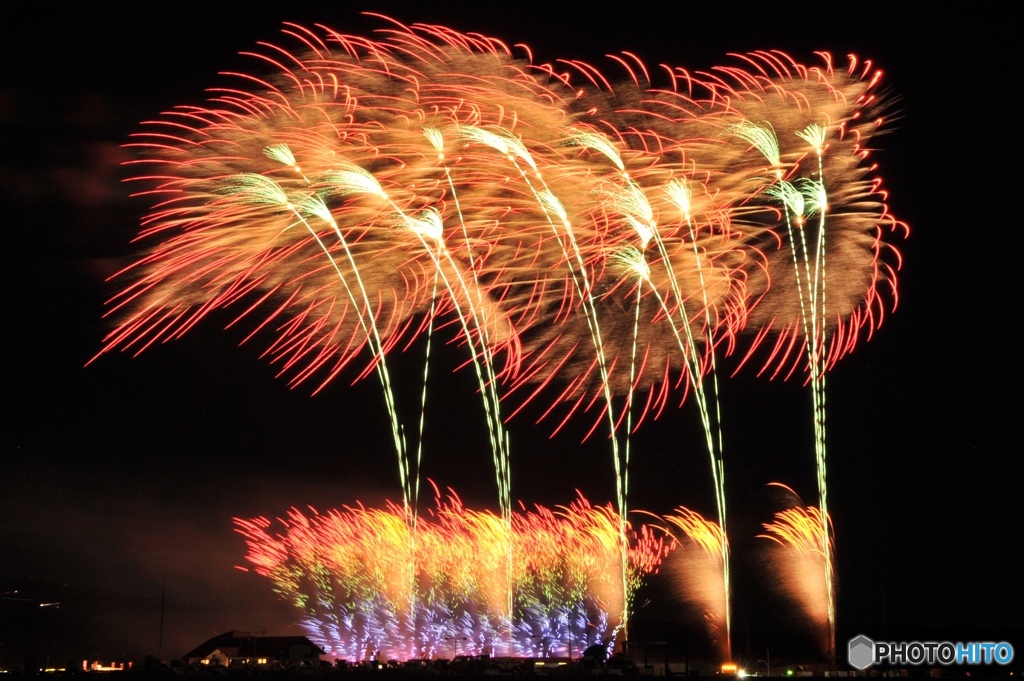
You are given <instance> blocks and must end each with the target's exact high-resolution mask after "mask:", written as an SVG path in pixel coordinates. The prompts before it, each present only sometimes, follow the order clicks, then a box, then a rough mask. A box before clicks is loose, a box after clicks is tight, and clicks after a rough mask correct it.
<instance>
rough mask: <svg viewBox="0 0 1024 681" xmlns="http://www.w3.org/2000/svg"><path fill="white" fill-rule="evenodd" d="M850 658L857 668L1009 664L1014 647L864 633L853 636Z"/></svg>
mask: <svg viewBox="0 0 1024 681" xmlns="http://www.w3.org/2000/svg"><path fill="white" fill-rule="evenodd" d="M846 659H847V661H848V662H849V663H850V666H851V667H853V668H854V669H867V668H868V667H870V666H871V665H873V664H894V665H920V664H941V665H944V666H949V665H954V664H1010V662H1012V661H1013V646H1012V645H1010V644H1009V643H1007V642H1005V641H1000V642H998V643H994V642H990V641H986V642H980V643H979V642H976V643H951V642H949V641H941V642H940V641H898V642H897V641H889V642H885V643H883V642H881V641H872V640H871V639H870V638H868V637H867V636H865V635H863V634H861V635H860V636H856V637H854V638H851V639H850V644H849V647H848V648H847V656H846Z"/></svg>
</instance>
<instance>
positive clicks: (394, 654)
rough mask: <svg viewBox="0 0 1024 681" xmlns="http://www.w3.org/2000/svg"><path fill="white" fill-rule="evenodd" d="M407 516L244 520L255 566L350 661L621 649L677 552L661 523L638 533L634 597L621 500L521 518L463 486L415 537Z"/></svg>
mask: <svg viewBox="0 0 1024 681" xmlns="http://www.w3.org/2000/svg"><path fill="white" fill-rule="evenodd" d="M405 520H406V514H405V511H404V509H403V508H402V507H401V506H398V505H394V504H391V505H388V506H387V507H386V508H384V509H368V508H365V507H363V506H355V507H348V508H345V509H343V510H339V511H331V512H329V513H326V514H323V515H321V514H318V513H316V512H315V511H312V512H302V511H299V510H297V509H292V510H291V511H290V512H289V513H288V515H287V517H285V518H281V519H278V521H277V522H276V523H274V522H271V521H270V520H268V519H266V518H255V519H236V521H235V523H236V529H237V530H238V531H239V532H240V533H241V534H242V535H243V536H244V537H245V539H246V543H247V545H248V547H249V552H248V555H247V556H246V557H247V559H248V560H249V562H250V563H251V564H252V565H253V566H254V569H255V570H256V571H257V572H258V573H259V574H261V575H264V576H266V577H268V578H270V579H271V580H272V581H273V584H274V588H275V590H276V591H277V592H278V593H279V594H280V595H281V596H282V597H284V598H287V599H288V600H289V601H291V602H293V603H294V604H295V605H296V606H297V607H299V608H301V609H302V610H303V611H304V612H305V613H306V618H305V620H304V622H303V624H304V627H305V629H306V631H307V632H309V635H310V637H311V639H312V640H314V641H315V642H316V643H317V644H318V645H320V646H321V647H322V648H323V649H324V650H325V651H327V652H328V653H329V654H331V655H333V656H334V657H339V658H346V659H350V660H361V659H372V658H376V657H384V658H386V659H407V658H419V657H429V658H434V657H452V656H454V655H456V654H465V655H478V654H484V653H488V654H495V655H499V654H500V655H508V656H526V657H541V656H548V655H561V656H579V655H580V654H581V653H582V652H583V651H584V650H585V649H586V648H588V647H590V646H592V645H604V646H606V647H610V646H611V644H612V642H614V640H615V638H616V634H617V632H618V630H619V628H621V626H622V621H621V619H620V613H622V612H623V609H624V608H623V604H622V601H623V599H624V598H630V597H631V596H632V594H634V593H635V591H636V589H637V588H638V587H639V585H640V583H641V581H642V580H643V578H644V577H646V576H648V575H650V574H653V573H656V572H657V571H658V568H659V566H660V565H661V563H662V561H663V560H664V558H665V556H667V555H668V554H669V553H670V552H671V550H672V549H673V548H674V546H675V543H674V541H673V540H672V539H671V538H670V537H668V536H667V535H665V534H664V533H659V532H654V531H652V529H651V528H649V527H647V526H642V527H639V528H638V529H637V530H636V531H635V532H634V531H632V530H630V548H629V555H628V565H629V572H628V582H627V592H626V593H625V594H623V591H622V588H621V587H622V583H621V582H620V580H619V525H620V523H619V518H618V516H617V515H616V513H615V511H614V509H613V508H612V507H611V506H610V505H608V506H593V505H591V504H590V503H589V502H588V501H587V500H586V499H584V498H583V497H582V496H581V497H579V498H578V499H577V500H576V501H575V502H574V503H572V504H570V505H569V506H564V507H557V508H555V509H553V510H552V509H547V508H543V507H536V508H535V509H534V510H531V511H527V510H525V509H523V510H520V511H518V512H516V513H513V514H512V516H511V521H512V522H511V525H508V524H506V523H505V519H504V518H503V517H501V516H500V515H495V514H493V513H488V512H475V511H471V510H469V509H467V508H465V507H464V506H463V505H462V502H461V501H460V500H459V499H458V497H456V496H455V495H454V494H449V496H448V497H447V498H446V499H443V500H442V499H441V498H440V496H438V499H437V504H436V507H435V508H434V509H432V512H431V513H430V514H428V515H424V516H421V517H420V520H419V523H418V524H417V527H416V531H415V532H414V533H413V532H410V530H409V526H408V524H407V523H406V522H405ZM509 544H511V546H512V555H513V562H512V579H511V590H512V591H511V598H509V592H508V589H509V583H508V582H506V579H505V556H506V547H507V546H508V545H509ZM509 602H511V603H512V610H511V611H510V610H509V609H508V607H507V604H508V603H509Z"/></svg>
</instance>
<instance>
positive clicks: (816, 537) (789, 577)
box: [758, 483, 835, 658]
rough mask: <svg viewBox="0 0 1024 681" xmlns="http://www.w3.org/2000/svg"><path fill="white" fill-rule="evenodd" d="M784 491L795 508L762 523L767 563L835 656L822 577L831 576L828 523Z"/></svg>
mask: <svg viewBox="0 0 1024 681" xmlns="http://www.w3.org/2000/svg"><path fill="white" fill-rule="evenodd" d="M773 484H774V485H777V486H779V487H782V488H783V489H785V490H787V491H788V492H789V493H790V494H791V495H792V497H794V498H795V499H796V501H797V502H798V505H795V506H793V507H791V508H787V509H785V510H783V511H779V512H778V513H776V514H775V518H774V520H772V522H770V523H764V524H763V527H764V530H765V532H764V534H760V535H758V537H760V538H763V539H768V540H770V541H771V542H773V544H772V548H771V549H770V550H771V554H770V563H771V565H773V566H774V567H775V569H776V570H777V572H778V584H779V585H780V588H781V589H782V590H783V591H784V592H785V595H786V596H787V597H789V598H790V599H792V601H793V602H795V603H796V604H798V606H799V607H800V609H801V610H802V611H803V614H804V616H805V617H806V618H807V621H808V622H810V623H811V624H812V625H813V626H814V627H816V628H818V629H819V631H821V632H822V634H821V639H820V640H821V641H822V647H823V649H824V652H825V653H826V654H827V655H828V656H829V657H830V658H832V657H834V656H835V649H834V646H835V630H834V626H835V613H834V604H833V602H832V598H831V592H830V590H829V587H830V586H831V585H830V584H829V582H827V581H825V580H823V579H822V578H821V577H822V575H824V574H831V572H832V570H831V566H830V565H828V562H829V561H831V560H832V555H833V551H832V547H831V546H829V543H830V542H832V541H833V539H832V533H831V520H830V519H829V518H827V517H825V516H824V515H823V514H822V512H821V509H818V508H815V507H813V506H804V505H803V503H802V502H800V498H799V497H798V496H797V495H796V493H795V492H793V490H791V489H790V488H788V487H786V486H785V485H779V484H778V483H773Z"/></svg>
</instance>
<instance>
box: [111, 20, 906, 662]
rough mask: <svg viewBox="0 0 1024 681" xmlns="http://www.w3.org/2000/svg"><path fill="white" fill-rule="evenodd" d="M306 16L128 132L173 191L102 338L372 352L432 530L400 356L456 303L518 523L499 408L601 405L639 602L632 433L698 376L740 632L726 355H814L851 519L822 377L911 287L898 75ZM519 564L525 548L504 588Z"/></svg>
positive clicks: (817, 410)
mask: <svg viewBox="0 0 1024 681" xmlns="http://www.w3.org/2000/svg"><path fill="white" fill-rule="evenodd" d="M283 32H284V34H285V35H286V36H287V41H288V43H289V45H288V46H271V45H266V44H264V46H263V48H262V49H263V51H262V52H261V53H253V54H252V55H251V56H254V57H255V58H256V59H257V60H259V63H260V67H261V68H260V74H259V75H248V74H234V76H235V77H236V81H235V84H234V86H228V87H221V88H217V89H214V90H212V91H211V92H212V93H213V94H212V96H211V97H210V99H209V101H208V102H207V103H206V104H205V105H203V106H182V107H177V108H175V109H172V110H171V111H168V112H166V113H165V114H163V115H162V116H161V117H160V118H159V119H158V120H155V121H151V122H148V123H146V124H145V129H144V131H143V132H140V133H139V134H138V135H136V138H135V141H133V143H132V144H131V145H130V146H132V147H133V148H134V149H135V151H136V152H137V153H138V158H137V160H135V161H133V162H132V167H133V168H136V169H138V172H137V174H136V175H135V177H133V180H135V181H136V182H137V183H138V185H139V186H140V187H142V189H141V190H140V191H139V194H141V195H143V196H146V197H149V198H150V199H151V200H152V201H153V204H152V208H151V211H150V213H149V215H148V216H147V217H146V218H145V219H144V222H143V225H144V230H143V234H142V238H143V239H144V240H145V241H146V242H148V243H149V244H150V246H149V250H148V251H147V252H146V253H145V254H144V255H143V256H142V257H141V258H140V259H139V260H138V262H137V263H135V264H134V265H132V266H131V267H129V268H127V269H126V270H125V271H124V272H123V273H121V275H119V276H118V278H117V279H118V281H125V282H127V283H125V284H124V287H123V289H122V290H121V292H120V293H118V294H117V295H116V296H115V297H114V298H113V300H112V301H111V309H110V314H111V315H112V316H113V317H114V318H115V319H116V322H115V327H114V329H113V330H112V331H111V332H110V334H109V335H108V336H107V337H106V339H105V341H104V345H103V350H102V352H109V351H114V350H122V351H129V352H141V351H143V350H144V349H145V348H147V347H149V346H151V345H152V344H154V343H158V342H164V341H167V340H170V339H172V338H177V337H180V336H181V335H182V334H184V333H185V332H186V331H187V330H188V329H190V328H191V327H192V326H194V325H195V324H196V323H198V322H199V321H201V320H202V319H203V317H205V316H206V315H208V314H209V313H211V312H212V311H214V310H217V309H221V308H228V309H231V310H234V312H235V314H236V315H237V317H236V323H242V322H246V323H249V324H251V325H252V327H253V330H252V333H251V334H250V335H249V336H248V337H247V340H249V339H252V340H253V341H254V342H266V343H267V350H266V353H265V354H266V356H267V357H268V359H269V360H270V361H271V362H273V363H275V364H276V365H277V366H279V367H280V371H281V373H282V374H285V375H287V376H289V377H290V381H291V383H292V384H293V385H296V384H300V383H312V384H313V385H314V386H315V388H316V389H320V388H322V387H323V386H325V385H327V384H328V383H330V382H331V381H332V380H333V379H334V378H336V377H337V376H338V375H339V374H341V373H342V372H343V371H345V370H346V369H347V368H348V367H349V365H350V364H354V365H356V366H358V365H359V363H361V362H367V364H365V365H363V368H362V370H361V371H359V370H358V369H357V370H356V375H357V376H358V377H362V376H364V375H366V374H367V373H370V372H371V371H376V373H377V374H378V376H379V379H380V381H381V383H382V386H383V388H384V393H385V406H386V407H387V409H388V412H389V417H390V419H391V430H392V437H393V439H394V442H395V448H396V451H397V452H398V459H399V469H400V477H401V481H402V486H403V494H404V500H403V503H404V512H405V514H406V515H405V518H406V524H407V525H408V526H410V527H414V526H415V525H416V521H415V518H416V509H415V508H414V507H415V505H416V490H418V486H419V481H418V476H419V473H418V468H419V465H418V464H419V461H420V456H421V455H422V450H421V449H420V447H417V456H416V463H415V465H413V462H411V461H410V460H409V457H408V452H407V445H406V442H405V437H406V435H405V434H406V430H405V428H404V427H403V426H402V420H401V419H400V418H399V416H398V414H397V412H396V409H395V399H394V394H393V392H394V389H395V386H393V385H391V382H390V376H389V373H388V371H387V357H388V355H389V354H390V353H391V352H393V351H394V350H396V349H397V348H400V347H404V346H407V345H408V344H409V343H410V342H411V341H412V340H414V339H415V338H416V337H418V336H419V335H420V334H425V333H428V332H429V333H436V331H435V327H436V328H444V327H445V325H444V322H443V321H442V320H453V321H456V322H457V324H451V325H450V327H451V328H455V329H456V338H455V340H456V341H457V342H458V343H460V344H461V345H463V346H464V347H465V348H466V349H467V350H468V351H469V353H470V360H471V362H470V363H471V364H472V365H473V367H474V370H475V372H476V377H477V383H478V387H479V392H480V398H481V400H482V402H483V406H484V412H485V418H486V419H487V423H488V429H489V433H490V438H491V448H492V454H493V458H494V464H495V473H496V479H497V484H498V492H499V499H500V501H501V505H502V508H503V511H502V513H503V515H504V517H505V518H506V520H505V523H506V525H508V524H510V523H511V522H512V516H511V480H510V478H509V438H508V433H507V432H506V430H505V420H506V419H505V418H504V417H502V415H501V414H502V412H501V403H503V402H509V401H512V402H514V403H516V405H517V407H516V409H514V410H513V415H514V413H515V412H518V410H519V409H522V408H523V407H524V406H525V405H527V404H538V405H542V404H547V405H549V406H548V407H547V408H546V409H544V412H543V414H544V415H543V416H542V417H541V420H542V421H543V420H546V419H548V418H557V419H560V420H559V421H558V425H557V426H555V430H557V429H559V428H561V427H562V426H563V425H564V424H565V423H567V422H568V421H570V420H579V419H588V420H589V422H590V424H591V425H590V428H589V432H590V433H593V432H594V430H595V429H597V428H598V426H599V425H600V424H601V423H602V422H606V423H607V426H608V430H609V439H610V442H611V446H612V452H613V463H614V468H615V473H616V489H617V505H618V515H617V517H618V518H619V522H620V533H619V537H620V539H619V544H620V551H619V560H620V581H621V582H623V584H622V586H621V590H622V591H623V592H625V590H626V584H625V582H626V581H628V574H627V573H628V569H629V566H628V563H627V560H626V553H627V552H626V546H625V536H626V535H625V525H624V523H625V518H626V511H627V507H628V479H629V478H628V468H629V452H630V448H629V436H630V434H631V433H632V432H633V431H634V430H635V429H637V428H639V427H640V426H641V424H642V423H643V422H644V421H645V420H647V419H649V418H654V417H656V416H658V415H659V414H661V413H662V412H663V411H664V410H665V409H666V408H668V406H669V405H670V403H671V402H673V401H675V402H682V401H683V400H684V399H685V397H686V396H687V395H688V394H689V393H690V392H692V393H693V394H694V398H695V399H696V400H697V402H698V407H699V411H700V414H701V419H702V425H703V426H704V430H705V437H706V440H707V449H708V452H709V454H710V460H711V467H712V477H713V480H714V482H715V493H716V504H717V507H718V508H717V515H718V527H719V528H721V531H722V534H723V541H721V542H720V544H719V550H720V552H721V563H722V565H721V568H722V570H723V578H722V582H723V583H722V589H723V593H724V598H725V603H726V606H725V607H724V613H723V616H724V622H725V626H726V630H728V621H729V619H728V618H729V613H728V611H729V607H728V599H729V572H728V559H729V556H728V548H727V546H728V544H727V542H726V541H724V536H725V528H726V508H725V488H724V462H723V457H722V439H723V438H722V427H721V418H720V408H719V406H718V403H717V402H718V378H717V375H716V367H717V360H716V355H720V356H723V357H724V356H727V355H734V356H737V357H739V361H738V366H739V367H740V368H742V367H745V366H747V365H748V364H753V365H755V366H757V365H760V372H761V373H767V374H769V375H771V376H773V377H774V376H781V377H790V376H792V375H794V374H797V373H803V372H806V376H807V378H806V380H807V382H808V383H809V384H810V385H811V389H812V390H811V392H812V409H813V422H814V428H815V458H816V462H817V469H818V484H819V496H820V507H821V511H822V519H821V523H822V528H823V531H824V532H825V533H826V534H828V533H829V528H828V526H827V524H826V522H825V520H824V518H826V517H827V495H826V491H827V489H826V484H825V400H824V398H825V392H824V385H825V371H826V370H827V369H828V368H830V367H831V366H833V365H834V363H835V362H837V361H838V360H840V359H841V358H842V357H843V356H845V355H847V354H848V353H849V352H850V351H852V350H853V349H854V347H855V345H856V344H857V343H858V342H859V341H860V340H862V339H863V338H865V337H868V336H870V334H871V333H872V332H873V331H874V329H875V328H877V326H878V325H879V324H880V323H881V321H882V319H883V317H884V314H885V313H886V312H887V311H888V310H889V307H890V302H891V301H894V300H895V285H896V269H897V268H898V264H899V256H898V253H897V252H896V250H895V248H894V246H893V244H892V241H893V240H894V235H895V236H896V237H898V236H899V235H900V233H901V232H902V231H903V230H904V226H903V225H902V224H901V223H899V222H898V221H897V220H896V219H895V218H893V217H892V216H891V215H890V214H889V213H888V210H887V208H886V205H885V192H884V191H883V190H882V188H881V180H880V178H879V177H878V176H877V174H876V166H875V165H874V163H873V161H872V160H870V159H869V158H868V156H869V154H868V149H869V147H870V145H869V142H870V141H871V140H872V138H873V136H874V135H875V134H876V133H877V132H878V131H879V129H880V126H881V123H882V119H881V117H880V116H881V113H882V112H883V111H884V110H885V106H886V102H885V101H884V99H883V98H881V97H879V96H878V94H877V91H878V82H879V78H880V72H879V71H877V70H876V69H875V68H874V67H873V66H872V65H871V63H870V62H861V61H859V60H857V59H856V58H853V57H851V58H850V61H849V63H848V65H847V68H845V69H836V68H834V66H833V63H832V59H831V57H830V56H829V55H825V54H822V55H819V57H820V59H819V60H818V63H817V64H815V65H806V64H803V63H800V62H798V61H797V60H795V59H793V58H791V57H789V56H788V55H785V54H783V53H781V52H777V51H762V52H754V53H750V54H743V55H733V56H732V57H731V61H730V65H726V66H721V67H714V68H712V69H710V70H707V71H702V72H691V71H688V70H686V69H682V68H679V67H671V66H667V65H662V66H661V67H660V69H659V71H658V74H660V79H661V81H663V82H661V83H658V84H655V83H654V81H655V80H657V79H655V78H652V77H651V73H650V72H649V71H648V69H647V67H646V66H645V65H643V64H642V63H641V62H640V61H639V60H637V59H636V57H635V56H633V55H632V54H630V53H623V56H622V57H613V59H614V61H615V62H616V64H617V66H616V68H617V69H622V72H623V74H624V77H623V78H622V79H621V82H617V83H615V84H614V85H613V84H612V80H610V79H609V78H608V77H606V76H605V75H603V74H602V73H601V72H600V71H598V70H597V69H596V68H595V67H593V66H591V65H589V64H586V63H583V62H579V61H558V62H556V63H554V64H543V63H542V64H535V63H533V62H532V61H531V58H530V56H529V54H524V55H522V56H518V57H517V56H516V55H515V54H513V51H512V50H511V49H510V48H508V47H507V46H506V44H505V43H503V42H501V41H500V40H497V39H495V38H488V37H485V36H481V35H477V34H473V35H466V34H460V33H457V32H455V31H453V30H451V29H448V28H445V27H441V26H429V25H422V24H416V25H413V26H404V25H401V24H398V23H397V22H390V23H388V24H387V26H386V27H385V28H384V29H382V30H381V32H380V35H379V36H378V38H379V39H376V40H372V39H368V38H365V37H361V36H352V35H344V34H341V33H338V32H336V31H333V30H331V29H328V28H326V27H323V26H317V27H316V28H315V29H310V28H306V27H303V26H299V25H295V24H286V25H285V27H284V31H283ZM752 150H753V152H760V153H752ZM815 217H816V218H817V229H816V234H813V235H811V236H810V238H808V235H806V234H805V230H806V229H808V225H807V220H808V219H812V218H815ZM826 223H827V235H828V268H827V270H826V268H825V243H826ZM811 229H812V230H813V229H814V228H811ZM638 237H639V242H640V247H638V246H637V240H638ZM651 244H653V245H654V246H655V248H650V249H649V248H648V246H650V245H651ZM641 247H642V248H641ZM629 249H634V250H635V251H636V254H639V257H638V258H635V257H634V265H636V266H637V267H639V268H640V270H642V272H643V275H642V277H640V279H639V280H637V281H634V282H633V286H631V285H629V284H626V283H624V278H623V277H622V274H621V272H622V267H621V266H617V265H619V264H621V262H622V254H623V253H627V252H628V251H629ZM648 251H649V252H648ZM636 254H634V256H635V255H636ZM628 257H629V256H627V258H628ZM794 274H795V284H796V286H795V287H794V286H793V283H794ZM339 284H340V286H339ZM634 286H635V288H634ZM826 290H827V291H828V306H827V308H826V305H825V300H826V298H825V292H826ZM651 303H654V304H651ZM435 320H438V323H437V324H435ZM428 361H429V360H428ZM737 370H739V369H737ZM425 375H426V374H425ZM705 380H710V381H711V383H712V386H711V387H712V390H713V399H714V402H715V404H714V407H713V409H712V408H711V406H710V405H709V401H708V399H707V396H706V394H705ZM644 396H645V397H644ZM623 397H624V398H625V404H624V406H619V405H621V404H622V402H621V399H622V398H623ZM424 404H425V394H424V397H423V399H422V400H421V414H420V423H421V424H422V423H423V410H424V409H425V407H424V406H423V405H424ZM616 411H617V412H618V413H616ZM634 417H635V418H634ZM623 423H624V424H625V426H624V427H623ZM620 437H621V439H622V442H621V443H620ZM420 440H421V442H422V426H421V430H420ZM410 519H411V520H410ZM505 536H506V537H508V532H506V535H505ZM410 542H411V543H410V546H411V547H412V546H416V547H418V546H419V544H418V543H417V542H415V540H414V539H410ZM824 546H825V551H826V552H828V551H830V548H829V547H830V546H831V542H828V541H826V542H825V544H824ZM513 560H514V557H513V553H512V552H511V550H509V551H506V570H505V572H506V576H507V578H508V579H509V580H511V579H512V577H513V569H512V561H513ZM826 564H827V565H828V566H831V561H828V560H827V561H826ZM410 581H411V578H410ZM826 582H827V584H828V588H829V589H831V567H829V568H828V571H827V573H826ZM503 593H506V594H508V593H510V592H509V590H508V589H507V588H506V590H505V591H504V592H503ZM831 598H832V596H831V592H830V596H829V599H830V600H831ZM621 605H622V607H623V608H627V607H628V599H623V601H622V603H621ZM510 607H511V605H510V604H507V605H506V610H508V609H510ZM627 615H628V613H627V612H626V611H623V613H622V619H623V623H624V624H625V621H626V618H627ZM831 617H833V618H834V615H832V616H831ZM832 626H833V627H834V619H833V620H832ZM728 638H729V636H728V631H727V632H726V636H725V639H726V642H728Z"/></svg>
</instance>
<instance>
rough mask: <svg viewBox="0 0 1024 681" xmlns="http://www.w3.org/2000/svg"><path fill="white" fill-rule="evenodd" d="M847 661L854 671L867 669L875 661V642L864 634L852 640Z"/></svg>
mask: <svg viewBox="0 0 1024 681" xmlns="http://www.w3.org/2000/svg"><path fill="white" fill-rule="evenodd" d="M846 660H847V661H848V662H849V663H850V666H851V667H853V668H854V669H867V668H868V667H870V666H871V665H872V663H874V661H875V642H874V641H872V640H871V639H870V638H868V637H867V636H865V635H864V634H861V635H860V636H857V637H856V638H851V639H850V647H849V648H848V650H847V655H846Z"/></svg>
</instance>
